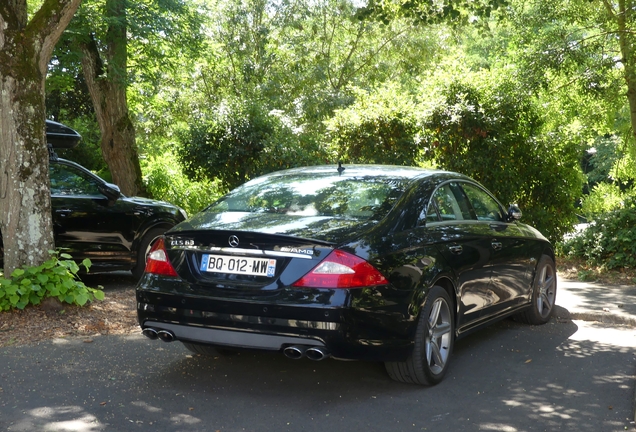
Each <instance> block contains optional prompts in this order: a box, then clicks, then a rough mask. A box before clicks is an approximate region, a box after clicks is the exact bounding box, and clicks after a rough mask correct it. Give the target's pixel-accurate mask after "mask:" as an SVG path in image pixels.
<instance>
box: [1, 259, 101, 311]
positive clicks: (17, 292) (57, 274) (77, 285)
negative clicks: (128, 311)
mask: <svg viewBox="0 0 636 432" xmlns="http://www.w3.org/2000/svg"><path fill="white" fill-rule="evenodd" d="M49 252H50V254H51V258H50V259H49V260H47V261H46V262H44V264H42V265H39V266H35V267H25V268H19V269H15V270H14V271H13V273H11V278H9V279H6V278H4V277H3V275H2V273H0V311H5V310H9V309H12V308H17V309H24V308H25V307H26V306H27V305H29V304H31V305H38V304H40V302H41V301H42V300H43V299H45V298H47V297H54V298H57V299H58V300H59V301H60V302H63V303H68V304H74V305H78V306H84V305H85V304H86V303H87V302H92V301H93V300H94V299H97V300H103V299H104V292H103V291H101V290H97V289H94V288H89V287H87V286H86V285H84V283H83V282H82V281H80V280H79V279H78V278H77V272H78V271H79V269H80V268H79V266H78V265H77V263H76V262H75V261H73V260H72V259H71V256H70V255H68V254H65V253H59V252H56V251H49ZM60 258H62V259H60ZM82 265H83V266H84V267H85V268H86V271H88V269H89V267H90V265H91V262H90V260H88V259H85V260H84V261H83V262H82Z"/></svg>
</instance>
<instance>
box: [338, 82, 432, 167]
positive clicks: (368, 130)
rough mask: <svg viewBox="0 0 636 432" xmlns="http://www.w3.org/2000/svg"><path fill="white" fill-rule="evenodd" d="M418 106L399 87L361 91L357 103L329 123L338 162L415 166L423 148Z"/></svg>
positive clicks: (339, 112) (342, 111) (339, 113)
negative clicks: (420, 142) (420, 137)
mask: <svg viewBox="0 0 636 432" xmlns="http://www.w3.org/2000/svg"><path fill="white" fill-rule="evenodd" d="M416 111H417V109H416V106H415V104H414V103H413V101H412V98H410V97H408V95H405V93H404V92H403V91H400V89H399V88H394V87H390V88H385V89H379V90H376V91H372V92H368V93H367V92H363V91H358V94H357V98H356V102H355V103H354V104H353V105H351V106H350V107H348V108H346V109H342V110H338V111H336V113H335V115H334V116H333V117H332V118H331V119H330V120H329V121H328V122H327V124H328V131H329V135H330V136H331V137H332V138H331V143H330V149H331V151H332V153H334V154H335V155H336V159H337V160H338V161H342V162H346V163H381V164H394V165H414V164H416V161H417V159H418V156H419V153H420V150H419V146H418V132H419V127H418V124H417V119H416Z"/></svg>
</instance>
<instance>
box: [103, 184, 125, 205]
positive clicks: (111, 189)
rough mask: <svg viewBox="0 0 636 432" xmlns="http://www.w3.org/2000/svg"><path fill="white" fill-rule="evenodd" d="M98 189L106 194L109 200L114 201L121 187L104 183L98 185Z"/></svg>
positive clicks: (119, 193) (119, 194)
mask: <svg viewBox="0 0 636 432" xmlns="http://www.w3.org/2000/svg"><path fill="white" fill-rule="evenodd" d="M99 191H100V192H101V193H103V194H104V195H106V198H108V200H109V201H115V200H117V199H118V198H119V197H120V196H121V189H119V186H117V185H116V184H113V183H104V184H102V185H100V186H99Z"/></svg>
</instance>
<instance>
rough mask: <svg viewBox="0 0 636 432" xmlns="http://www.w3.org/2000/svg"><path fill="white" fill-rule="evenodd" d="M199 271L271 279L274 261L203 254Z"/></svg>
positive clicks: (274, 271)
mask: <svg viewBox="0 0 636 432" xmlns="http://www.w3.org/2000/svg"><path fill="white" fill-rule="evenodd" d="M201 271H205V272H214V273H228V274H243V275H253V276H267V277H273V276H274V274H275V273H276V260H275V259H267V258H265V259H263V258H251V257H232V256H227V255H210V254H203V256H202V257H201Z"/></svg>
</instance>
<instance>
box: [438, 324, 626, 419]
mask: <svg viewBox="0 0 636 432" xmlns="http://www.w3.org/2000/svg"><path fill="white" fill-rule="evenodd" d="M604 328H606V329H607V330H608V336H604V333H603V332H602V329H604ZM633 334H634V331H633V328H620V327H610V326H604V325H603V324H593V323H587V322H578V321H576V322H573V321H564V320H557V319H554V320H552V321H551V322H550V323H548V324H546V325H545V326H534V327H529V326H525V325H521V324H518V323H515V322H513V321H503V322H501V323H498V324H496V325H495V326H493V327H492V328H490V329H487V330H485V331H482V332H478V333H476V334H475V335H471V336H470V337H468V338H466V339H464V340H460V341H458V343H457V345H456V348H457V349H456V351H455V353H456V359H455V360H456V361H455V363H454V364H453V368H452V370H451V371H450V373H451V376H452V377H456V379H457V380H458V384H459V383H461V384H462V390H461V394H468V395H473V396H471V399H472V404H471V405H472V406H475V408H474V409H473V408H472V406H465V405H464V406H463V408H462V415H463V416H465V417H466V418H467V419H470V420H471V422H472V420H473V419H480V420H481V421H477V422H476V423H474V425H475V427H474V428H473V429H470V430H511V431H516V430H533V429H532V428H528V425H533V427H534V428H536V429H537V430H577V431H589V432H597V431H599V430H608V431H614V430H625V429H630V428H633V425H634V423H633V411H632V409H633V408H632V402H633V395H634V373H635V367H634V365H635V359H636V343H633V344H631V345H630V343H629V340H631V339H633ZM609 335H612V337H609ZM485 376H487V377H488V380H484V379H483V377H485ZM442 385H443V384H442ZM436 390H437V388H435V391H436ZM438 397H439V396H438ZM466 430H469V429H466Z"/></svg>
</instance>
